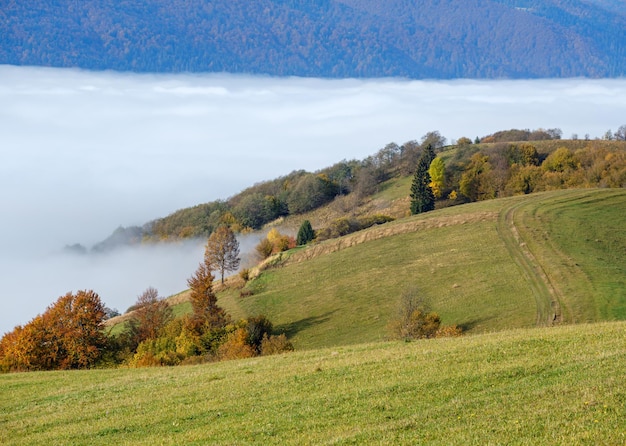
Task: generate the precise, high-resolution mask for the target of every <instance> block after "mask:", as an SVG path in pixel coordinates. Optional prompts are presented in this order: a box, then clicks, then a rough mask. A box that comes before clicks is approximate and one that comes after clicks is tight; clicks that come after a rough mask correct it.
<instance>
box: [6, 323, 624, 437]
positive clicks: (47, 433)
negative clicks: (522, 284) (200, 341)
mask: <svg viewBox="0 0 626 446" xmlns="http://www.w3.org/2000/svg"><path fill="white" fill-rule="evenodd" d="M625 345H626V324H625V323H623V322H614V323H603V324H594V325H577V326H560V327H552V328H541V329H530V330H516V331H506V332H500V333H497V334H483V335H476V336H467V337H463V338H454V339H436V340H426V341H419V342H412V343H404V342H394V343H377V344H365V345H359V346H350V347H339V348H333V349H321V350H311V351H304V352H297V353H292V354H288V355H285V356H277V357H262V358H255V359H250V360H241V361H230V362H223V363H216V364H207V365H202V366H187V367H176V368H149V369H117V370H91V371H77V372H46V373H22V374H9V375H0V392H1V394H2V399H0V424H1V425H2V429H1V430H0V443H1V444H3V445H7V446H8V445H23V444H32V445H49V444H67V445H70V444H90V445H100V444H102V445H110V444H133V445H137V444H146V445H148V444H149V445H153V444H163V445H170V444H172V445H173V444H198V445H200V444H280V445H285V444H293V445H296V444H297V445H301V444H441V445H444V444H445V445H468V444H510V445H517V444H519V445H521V444H624V443H625V442H626V436H625V432H626V430H625V429H624V428H625V424H624V419H625V416H626V381H624V379H623V376H624V375H625V374H626V349H625Z"/></svg>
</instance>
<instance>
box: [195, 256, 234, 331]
mask: <svg viewBox="0 0 626 446" xmlns="http://www.w3.org/2000/svg"><path fill="white" fill-rule="evenodd" d="M187 284H188V285H189V288H190V289H191V297H190V301H191V308H192V314H191V316H190V322H191V327H192V328H193V329H194V331H195V332H196V333H197V334H202V333H204V332H205V331H206V330H210V329H213V328H220V327H223V326H224V325H226V323H227V321H228V317H227V315H226V312H225V311H224V310H223V309H222V308H221V307H220V306H219V305H217V297H216V296H215V293H214V291H213V274H212V273H211V263H210V261H209V259H207V258H206V256H205V259H204V262H202V263H200V265H199V266H198V269H197V270H196V272H195V273H194V275H193V276H191V277H190V278H189V279H188V280H187Z"/></svg>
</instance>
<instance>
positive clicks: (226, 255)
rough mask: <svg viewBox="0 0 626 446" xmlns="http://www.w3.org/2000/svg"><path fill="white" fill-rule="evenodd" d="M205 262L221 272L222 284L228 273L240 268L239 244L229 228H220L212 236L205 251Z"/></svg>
mask: <svg viewBox="0 0 626 446" xmlns="http://www.w3.org/2000/svg"><path fill="white" fill-rule="evenodd" d="M204 259H205V262H208V264H209V265H211V269H212V270H217V271H219V272H220V275H221V279H222V283H224V274H225V273H226V272H227V271H235V270H236V269H237V268H239V262H240V261H241V259H240V258H239V242H238V241H237V238H236V237H235V234H234V233H233V231H232V230H231V229H230V228H229V227H228V226H220V227H219V228H217V229H216V230H215V232H213V233H212V234H211V236H210V237H209V240H208V242H207V244H206V248H205V251H204Z"/></svg>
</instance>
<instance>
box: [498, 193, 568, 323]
mask: <svg viewBox="0 0 626 446" xmlns="http://www.w3.org/2000/svg"><path fill="white" fill-rule="evenodd" d="M522 204H523V203H518V204H513V205H512V206H510V207H509V208H507V209H504V210H502V212H501V213H500V216H499V218H498V226H497V229H498V234H499V235H500V238H501V239H502V241H503V242H504V244H505V246H506V248H507V250H508V251H509V254H510V255H511V257H512V258H513V261H514V262H515V263H516V264H517V265H518V266H519V267H520V269H521V270H522V274H523V275H524V276H525V278H526V280H527V281H528V284H529V286H530V288H531V290H532V293H533V296H534V297H535V301H536V303H537V326H550V325H556V324H559V323H560V322H561V321H562V313H561V305H560V303H559V302H560V296H559V292H558V291H557V289H556V288H555V287H554V286H553V284H552V283H551V281H550V278H549V277H548V275H547V274H546V272H545V270H544V268H543V267H542V265H541V262H540V261H539V260H538V259H537V257H536V256H535V255H534V254H533V253H532V252H531V251H530V249H528V246H527V244H526V242H525V241H524V240H523V238H522V237H521V236H520V233H519V231H518V229H517V227H516V226H515V214H516V212H517V211H518V209H519V207H520V206H521V205H522Z"/></svg>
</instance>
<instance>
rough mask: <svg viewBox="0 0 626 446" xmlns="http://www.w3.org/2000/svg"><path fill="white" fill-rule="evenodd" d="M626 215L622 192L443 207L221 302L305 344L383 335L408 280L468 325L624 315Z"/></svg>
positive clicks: (298, 255)
mask: <svg viewBox="0 0 626 446" xmlns="http://www.w3.org/2000/svg"><path fill="white" fill-rule="evenodd" d="M625 211H626V191H624V190H621V189H617V190H616V189H608V190H600V189H583V190H568V191H554V192H546V193H540V194H533V195H529V196H523V197H512V198H507V199H501V200H491V201H487V202H480V203H472V204H468V205H463V206H457V207H453V208H446V209H442V210H439V211H435V212H431V213H428V214H425V215H422V216H414V217H411V218H409V219H402V220H397V221H395V222H392V223H388V224H386V225H382V226H379V227H375V228H371V229H370V230H367V231H363V232H361V233H358V234H353V235H351V236H347V237H344V238H342V239H339V240H329V241H327V242H324V243H321V244H319V245H316V246H313V247H310V248H307V249H305V250H300V251H297V252H295V253H293V254H292V256H291V258H290V261H288V262H287V265H286V266H283V267H280V268H277V269H270V270H267V271H265V272H263V273H262V275H261V276H260V277H259V278H258V279H257V280H255V281H253V282H251V283H250V284H249V285H248V287H249V288H250V289H253V290H254V292H255V294H254V295H253V296H250V297H246V298H243V299H242V298H240V297H239V291H238V290H230V291H228V292H225V293H221V294H220V302H221V304H222V305H223V306H224V307H225V308H226V309H227V310H228V311H229V312H231V313H232V314H233V315H235V316H236V317H243V316H246V315H255V314H259V313H262V314H265V315H266V316H268V317H269V318H270V319H271V320H272V321H273V322H274V323H275V324H276V325H277V327H278V328H279V329H282V330H284V331H286V333H287V334H288V335H289V336H290V337H291V338H292V340H293V342H294V345H295V346H296V348H298V349H302V348H318V347H325V346H332V345H344V344H355V343H360V342H373V341H380V340H384V339H385V338H386V337H387V335H388V331H387V329H386V327H387V324H388V322H389V321H390V319H391V318H393V317H394V314H395V311H396V309H397V306H398V302H399V296H400V295H401V294H402V292H403V291H405V290H407V289H409V288H417V289H418V290H419V291H420V293H421V295H422V296H423V297H424V298H425V299H426V300H427V301H428V302H430V304H431V306H432V309H433V310H434V311H437V312H438V313H439V314H440V315H441V316H442V319H443V322H444V323H445V324H457V325H460V326H462V327H464V328H465V329H466V330H467V331H468V332H470V333H479V332H488V331H496V330H502V329H504V328H524V327H533V326H547V325H552V324H555V323H572V322H574V323H575V322H590V321H602V320H616V319H625V318H626V312H625V311H624V309H625V305H626V286H625V285H626V284H625V278H626V237H624V235H623V230H622V229H621V228H623V227H624V223H626V221H625V220H626V219H625V217H624V215H626V213H625ZM293 259H301V260H302V261H292V260H293Z"/></svg>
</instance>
